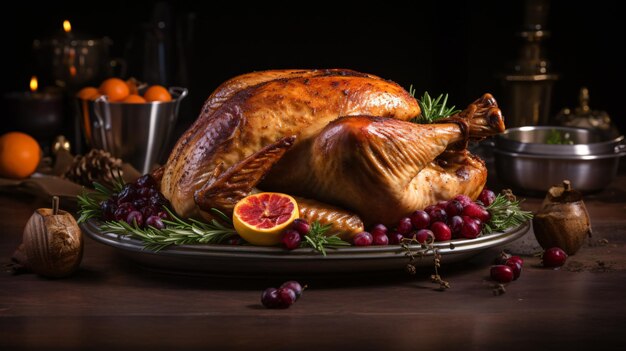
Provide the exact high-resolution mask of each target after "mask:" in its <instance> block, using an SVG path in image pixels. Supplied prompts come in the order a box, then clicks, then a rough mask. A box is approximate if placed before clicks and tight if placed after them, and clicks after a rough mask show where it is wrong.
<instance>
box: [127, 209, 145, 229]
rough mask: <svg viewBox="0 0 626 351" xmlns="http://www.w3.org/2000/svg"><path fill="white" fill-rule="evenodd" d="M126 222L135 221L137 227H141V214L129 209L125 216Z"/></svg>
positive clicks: (131, 222)
mask: <svg viewBox="0 0 626 351" xmlns="http://www.w3.org/2000/svg"><path fill="white" fill-rule="evenodd" d="M126 223H128V224H130V225H133V224H135V223H136V225H137V227H140V228H141V227H143V215H142V214H141V212H139V211H130V213H129V214H128V216H126Z"/></svg>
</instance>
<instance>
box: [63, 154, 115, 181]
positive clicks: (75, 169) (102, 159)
mask: <svg viewBox="0 0 626 351" xmlns="http://www.w3.org/2000/svg"><path fill="white" fill-rule="evenodd" d="M121 176H122V160H120V159H119V158H116V157H113V156H111V154H110V153H108V152H106V151H104V150H100V149H92V150H91V151H89V153H87V154H86V155H84V156H81V155H78V156H76V157H74V161H73V162H72V165H71V166H70V168H69V169H68V170H67V171H66V172H65V174H63V178H65V179H68V180H70V181H72V182H74V183H78V184H80V185H84V186H86V187H90V188H93V182H98V183H101V184H103V185H112V184H113V183H114V181H115V179H116V178H120V177H121Z"/></svg>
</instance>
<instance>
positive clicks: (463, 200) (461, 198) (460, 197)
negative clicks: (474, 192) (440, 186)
mask: <svg viewBox="0 0 626 351" xmlns="http://www.w3.org/2000/svg"><path fill="white" fill-rule="evenodd" d="M452 200H456V201H458V202H460V203H461V204H462V205H463V207H465V206H467V205H469V204H471V203H472V202H473V201H472V199H471V198H470V197H469V196H467V195H465V194H458V195H456V196H455V197H453V198H452Z"/></svg>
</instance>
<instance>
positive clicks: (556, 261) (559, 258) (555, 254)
mask: <svg viewBox="0 0 626 351" xmlns="http://www.w3.org/2000/svg"><path fill="white" fill-rule="evenodd" d="M566 260H567V254H566V253H565V251H563V249H561V248H560V247H551V248H549V249H547V250H546V251H544V252H543V266H544V267H561V266H562V265H563V264H565V261H566Z"/></svg>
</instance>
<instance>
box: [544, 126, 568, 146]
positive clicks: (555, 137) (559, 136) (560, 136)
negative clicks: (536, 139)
mask: <svg viewBox="0 0 626 351" xmlns="http://www.w3.org/2000/svg"><path fill="white" fill-rule="evenodd" d="M546 144H553V145H559V144H562V145H574V141H573V140H571V139H570V135H569V133H561V132H559V131H558V130H556V129H551V130H550V132H549V133H548V137H547V138H546Z"/></svg>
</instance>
